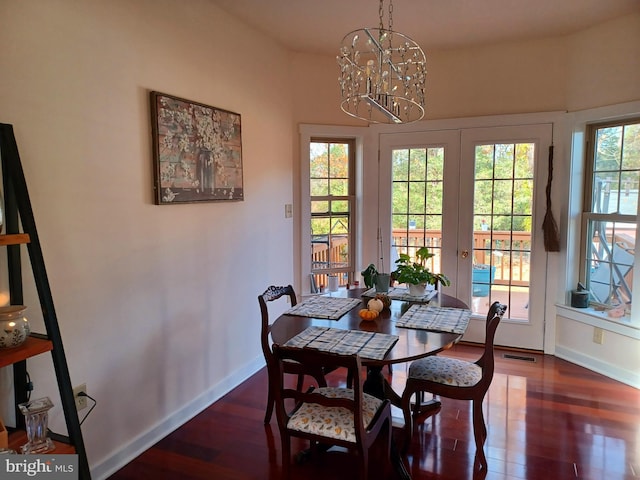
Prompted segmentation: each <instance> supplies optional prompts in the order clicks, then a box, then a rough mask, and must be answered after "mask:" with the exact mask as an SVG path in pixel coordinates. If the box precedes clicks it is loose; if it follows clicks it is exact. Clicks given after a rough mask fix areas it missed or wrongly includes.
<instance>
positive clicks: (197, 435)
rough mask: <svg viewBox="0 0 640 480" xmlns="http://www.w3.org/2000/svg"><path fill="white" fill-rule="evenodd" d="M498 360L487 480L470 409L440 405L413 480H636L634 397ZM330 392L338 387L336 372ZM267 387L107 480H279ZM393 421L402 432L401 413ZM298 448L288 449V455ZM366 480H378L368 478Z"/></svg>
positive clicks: (639, 393)
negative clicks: (477, 467)
mask: <svg viewBox="0 0 640 480" xmlns="http://www.w3.org/2000/svg"><path fill="white" fill-rule="evenodd" d="M445 355H452V356H456V357H459V358H465V359H473V360H475V358H477V356H478V355H479V351H478V349H477V348H476V347H473V346H465V345H459V346H456V347H454V348H453V349H451V350H450V351H448V352H446V353H445ZM505 355H507V356H516V357H518V356H522V357H526V358H505ZM495 356H496V373H495V376H494V379H493V383H492V385H491V388H490V389H489V393H488V394H487V398H486V399H485V403H484V407H485V408H484V411H485V419H486V422H487V428H488V437H487V442H486V444H485V452H486V454H487V459H488V462H489V468H488V472H486V476H482V475H480V476H479V475H476V476H475V477H474V474H473V471H472V469H473V458H474V448H475V447H474V443H473V433H472V429H471V423H470V413H471V412H470V404H469V402H462V401H454V400H448V399H442V400H443V401H442V404H443V405H442V409H441V410H440V412H439V413H438V414H437V415H435V416H433V417H431V418H429V419H427V421H426V422H425V423H424V424H423V425H422V426H421V427H419V430H418V431H417V432H416V434H414V437H413V443H412V445H411V448H410V449H409V452H408V454H407V455H406V456H405V457H404V462H405V465H406V467H407V470H408V471H409V472H410V473H411V475H412V478H413V479H414V480H425V479H450V480H463V479H476V478H486V479H490V480H515V479H518V480H521V479H526V480H532V479H536V480H537V479H544V480H564V479H589V480H618V479H620V480H622V479H625V480H631V479H638V478H640V390H637V389H634V388H632V387H629V386H627V385H624V384H621V383H619V382H616V381H613V380H610V379H608V378H606V377H604V376H602V375H599V374H597V373H593V372H591V371H589V370H587V369H584V368H582V367H579V366H577V365H574V364H571V363H569V362H566V361H563V360H560V359H557V358H555V357H553V356H548V355H541V354H529V353H525V354H523V353H517V352H508V351H502V350H497V351H496V355H495ZM531 359H532V360H531ZM385 371H386V370H385ZM392 378H393V385H394V388H395V389H396V391H399V392H401V391H402V385H403V384H404V380H405V366H404V365H395V366H394V371H393V375H392ZM329 383H330V384H340V383H344V378H342V377H341V376H340V374H339V373H338V372H336V373H333V374H331V375H330V376H329ZM266 386H267V377H266V372H265V370H264V369H263V370H261V371H260V372H258V373H257V374H256V375H254V376H253V377H251V378H250V379H249V380H248V381H246V382H244V383H243V384H242V385H240V386H239V387H238V388H236V389H235V390H233V391H232V392H231V393H229V394H228V395H226V396H225V397H224V398H222V399H220V400H219V401H218V402H216V403H215V404H213V405H211V406H210V407H209V408H207V409H206V410H205V411H204V412H202V413H201V414H200V415H198V416H197V417H195V418H194V419H193V420H191V421H190V422H188V423H186V424H185V425H184V426H182V427H180V428H179V429H178V430H176V431H175V432H173V433H172V434H170V435H169V436H167V437H166V438H165V439H163V440H161V441H160V442H158V443H157V444H156V445H154V446H153V447H152V448H150V449H149V450H148V451H146V452H144V453H143V454H142V455H140V456H139V457H138V458H136V459H135V460H134V461H133V462H131V463H130V464H128V465H126V466H125V467H124V468H122V469H121V470H120V471H119V472H117V473H116V474H114V475H112V476H111V479H112V480H129V479H131V480H133V479H135V480H141V479H153V480H162V479H180V480H191V479H215V480H246V479H256V480H276V479H279V478H280V473H281V458H280V437H279V434H278V427H277V422H276V419H275V415H274V418H273V419H272V421H271V425H268V426H265V425H263V423H262V421H263V416H264V408H265V404H266ZM394 416H397V417H398V421H399V422H400V420H399V419H400V418H401V415H400V412H399V411H396V412H395V414H394ZM305 447H306V445H305V444H303V443H301V442H297V443H296V442H295V441H294V443H293V450H294V451H296V450H298V449H303V448H305ZM353 463H354V462H351V461H350V457H349V456H347V455H345V454H344V453H343V452H339V451H338V452H333V451H329V452H326V453H324V454H322V455H321V456H319V457H316V458H313V459H310V460H309V461H307V462H305V463H303V464H301V465H294V466H293V468H292V479H304V480H334V479H335V480H339V479H351V478H356V476H355V469H354V468H353V467H352V465H353ZM370 477H371V478H372V479H379V478H380V476H376V470H375V469H374V470H373V471H372V472H371V475H370Z"/></svg>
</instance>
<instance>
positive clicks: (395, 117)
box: [337, 0, 427, 123]
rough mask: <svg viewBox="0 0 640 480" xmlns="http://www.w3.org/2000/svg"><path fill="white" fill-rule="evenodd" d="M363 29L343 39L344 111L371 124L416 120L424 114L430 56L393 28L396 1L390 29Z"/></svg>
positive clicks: (381, 12)
mask: <svg viewBox="0 0 640 480" xmlns="http://www.w3.org/2000/svg"><path fill="white" fill-rule="evenodd" d="M378 13H379V16H380V25H379V27H378V28H361V29H359V30H354V31H353V32H350V33H348V34H347V35H345V37H344V38H343V39H342V44H341V47H340V54H339V55H338V56H337V60H338V65H339V66H340V76H339V77H338V83H339V85H340V93H341V96H342V103H341V104H340V107H341V108H342V110H343V111H344V112H345V113H346V114H348V115H351V116H352V117H356V118H360V119H362V120H366V121H367V122H369V123H411V122H416V121H418V120H420V119H421V118H422V117H424V100H425V77H426V74H427V58H426V56H425V54H424V52H423V51H422V48H420V46H419V45H418V44H417V43H416V42H414V41H413V40H412V39H411V38H409V37H407V36H406V35H403V34H402V33H398V32H394V31H393V3H392V1H391V0H389V23H388V27H387V28H385V27H384V22H383V16H384V0H380V7H379V12H378Z"/></svg>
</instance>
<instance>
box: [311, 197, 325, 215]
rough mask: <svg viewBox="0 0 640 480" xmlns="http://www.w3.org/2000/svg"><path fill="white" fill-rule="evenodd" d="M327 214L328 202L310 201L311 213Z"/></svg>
mask: <svg viewBox="0 0 640 480" xmlns="http://www.w3.org/2000/svg"><path fill="white" fill-rule="evenodd" d="M327 212H329V202H327V201H326V200H321V201H312V202H311V213H327Z"/></svg>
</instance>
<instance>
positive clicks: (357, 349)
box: [284, 327, 398, 360]
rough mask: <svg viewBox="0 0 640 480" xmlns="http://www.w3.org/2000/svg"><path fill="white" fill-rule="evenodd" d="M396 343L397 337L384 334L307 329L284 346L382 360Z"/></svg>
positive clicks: (321, 328)
mask: <svg viewBox="0 0 640 480" xmlns="http://www.w3.org/2000/svg"><path fill="white" fill-rule="evenodd" d="M397 341H398V336H397V335H388V334H386V333H375V332H363V331H360V330H341V329H339V328H328V327H308V328H307V329H305V330H304V331H302V332H300V333H299V334H298V335H296V336H295V337H293V338H291V339H289V341H287V342H286V343H285V344H284V345H285V346H287V347H296V348H314V349H316V350H321V351H323V352H331V353H337V354H340V355H353V354H355V353H357V354H358V355H360V356H361V357H363V358H370V359H373V360H382V359H383V358H384V357H385V356H386V355H387V352H389V350H391V348H392V347H393V346H394V345H395V343H396V342H397Z"/></svg>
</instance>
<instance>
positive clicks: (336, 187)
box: [329, 179, 349, 197]
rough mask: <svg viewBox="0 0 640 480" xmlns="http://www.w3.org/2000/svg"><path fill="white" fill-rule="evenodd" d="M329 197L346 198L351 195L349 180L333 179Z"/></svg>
mask: <svg viewBox="0 0 640 480" xmlns="http://www.w3.org/2000/svg"><path fill="white" fill-rule="evenodd" d="M329 195H336V196H338V197H345V196H347V195H349V180H335V179H332V180H331V183H330V188H329Z"/></svg>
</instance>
